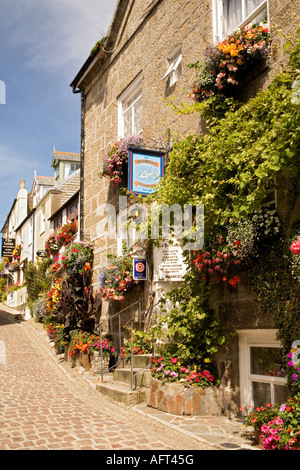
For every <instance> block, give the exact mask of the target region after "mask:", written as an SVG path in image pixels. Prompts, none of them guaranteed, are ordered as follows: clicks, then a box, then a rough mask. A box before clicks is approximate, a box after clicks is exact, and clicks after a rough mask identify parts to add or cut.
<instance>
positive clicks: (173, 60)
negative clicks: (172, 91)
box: [163, 51, 182, 87]
mask: <svg viewBox="0 0 300 470" xmlns="http://www.w3.org/2000/svg"><path fill="white" fill-rule="evenodd" d="M168 62H169V66H168V69H167V72H166V73H165V75H164V77H163V78H164V79H166V78H167V79H168V80H169V83H168V85H169V87H171V86H173V85H175V83H177V82H178V81H179V80H180V78H181V77H182V53H181V51H180V52H179V51H176V52H174V53H173V54H172V55H171V56H170V57H169V58H168Z"/></svg>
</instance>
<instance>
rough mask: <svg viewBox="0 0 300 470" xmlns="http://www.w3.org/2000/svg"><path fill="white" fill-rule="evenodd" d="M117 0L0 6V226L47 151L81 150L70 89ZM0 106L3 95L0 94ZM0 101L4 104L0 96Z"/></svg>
mask: <svg viewBox="0 0 300 470" xmlns="http://www.w3.org/2000/svg"><path fill="white" fill-rule="evenodd" d="M116 3H117V0H84V1H82V0H0V81H2V82H4V83H5V90H6V93H5V104H0V225H1V228H2V227H3V225H4V222H5V220H6V216H7V214H8V212H9V210H10V208H11V205H12V203H13V200H14V198H15V197H16V195H17V192H18V190H19V186H20V180H21V179H24V180H25V186H26V189H27V190H28V191H30V190H31V185H32V180H33V176H34V171H36V173H37V175H46V176H47V175H48V176H52V175H53V173H52V168H51V160H52V155H53V149H54V147H55V150H58V151H62V152H78V153H79V152H80V95H79V94H77V95H76V94H73V93H72V89H71V87H70V86H69V85H70V83H71V82H72V80H73V78H74V77H75V76H76V74H77V72H78V71H79V70H80V68H81V67H82V65H83V64H84V62H85V61H86V59H87V58H88V56H89V53H90V50H91V49H92V48H93V46H94V45H95V43H96V42H97V41H98V40H99V39H101V37H103V36H104V35H105V34H106V32H107V29H108V27H109V24H110V21H111V19H112V16H113V12H114V9H115V6H116ZM0 101H1V93H0ZM2 101H3V98H2Z"/></svg>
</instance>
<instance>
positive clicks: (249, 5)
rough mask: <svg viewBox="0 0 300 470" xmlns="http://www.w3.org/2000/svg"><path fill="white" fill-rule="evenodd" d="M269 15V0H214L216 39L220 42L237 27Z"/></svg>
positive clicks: (256, 21) (257, 21) (261, 19)
mask: <svg viewBox="0 0 300 470" xmlns="http://www.w3.org/2000/svg"><path fill="white" fill-rule="evenodd" d="M268 16H269V15H268V1H267V0H213V26H214V40H215V42H220V41H222V40H223V39H224V38H226V37H227V36H228V35H229V34H231V33H232V32H233V31H234V30H235V29H237V28H242V27H244V26H246V25H247V24H249V23H260V22H261V21H263V20H264V19H265V18H268Z"/></svg>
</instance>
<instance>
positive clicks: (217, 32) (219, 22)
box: [212, 0, 270, 44]
mask: <svg viewBox="0 0 300 470" xmlns="http://www.w3.org/2000/svg"><path fill="white" fill-rule="evenodd" d="M223 1H224V0H212V12H213V41H214V44H218V43H219V42H221V41H223V40H224V39H225V38H226V37H227V36H228V35H229V34H231V33H232V32H233V31H234V30H235V29H238V28H243V27H244V26H247V24H249V23H250V22H251V21H252V20H253V19H254V18H256V17H257V16H258V15H259V14H260V13H261V12H262V11H263V10H265V9H266V10H267V17H268V23H267V26H268V27H269V26H270V25H269V18H270V14H269V0H262V2H261V5H259V6H258V7H257V8H255V10H253V11H252V13H250V15H248V16H247V17H244V14H245V6H244V5H245V2H246V1H247V0H240V1H241V3H242V16H243V19H242V22H241V23H240V24H238V25H236V27H235V28H234V29H233V30H232V31H229V32H227V33H225V32H224V17H223Z"/></svg>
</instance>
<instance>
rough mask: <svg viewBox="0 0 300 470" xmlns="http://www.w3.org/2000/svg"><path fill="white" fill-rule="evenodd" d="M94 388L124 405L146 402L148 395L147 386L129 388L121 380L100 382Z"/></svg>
mask: <svg viewBox="0 0 300 470" xmlns="http://www.w3.org/2000/svg"><path fill="white" fill-rule="evenodd" d="M96 390H97V391H98V392H100V393H101V394H102V395H104V396H105V397H106V398H108V399H110V400H112V401H115V402H117V403H123V404H124V405H126V406H134V405H137V404H138V403H145V402H148V400H149V395H150V389H148V388H139V389H137V390H131V387H130V385H128V384H124V383H121V382H117V383H116V382H110V383H100V384H97V385H96Z"/></svg>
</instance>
